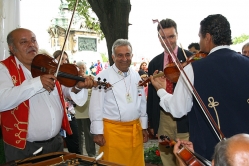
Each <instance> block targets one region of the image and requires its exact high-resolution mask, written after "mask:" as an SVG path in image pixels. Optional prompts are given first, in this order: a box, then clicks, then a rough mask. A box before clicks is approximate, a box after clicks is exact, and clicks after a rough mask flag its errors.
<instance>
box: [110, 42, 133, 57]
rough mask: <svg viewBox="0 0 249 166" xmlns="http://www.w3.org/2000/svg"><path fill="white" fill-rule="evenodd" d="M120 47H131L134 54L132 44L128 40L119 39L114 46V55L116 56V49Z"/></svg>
mask: <svg viewBox="0 0 249 166" xmlns="http://www.w3.org/2000/svg"><path fill="white" fill-rule="evenodd" d="M119 46H130V47H131V53H132V46H131V43H130V42H129V41H128V40H127V39H117V40H116V41H115V42H114V43H113V45H112V55H115V48H116V47H119Z"/></svg>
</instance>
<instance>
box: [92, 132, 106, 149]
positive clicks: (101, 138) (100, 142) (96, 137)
mask: <svg viewBox="0 0 249 166" xmlns="http://www.w3.org/2000/svg"><path fill="white" fill-rule="evenodd" d="M93 141H94V142H95V143H96V144H98V145H99V146H104V145H105V138H104V136H103V134H97V135H94V136H93Z"/></svg>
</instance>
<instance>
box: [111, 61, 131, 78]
mask: <svg viewBox="0 0 249 166" xmlns="http://www.w3.org/2000/svg"><path fill="white" fill-rule="evenodd" d="M112 68H113V70H114V71H115V72H116V73H117V74H119V75H121V76H123V77H127V76H128V75H129V74H130V70H129V69H128V71H127V72H122V71H120V70H119V69H118V68H117V66H116V65H115V63H114V64H113V65H112Z"/></svg>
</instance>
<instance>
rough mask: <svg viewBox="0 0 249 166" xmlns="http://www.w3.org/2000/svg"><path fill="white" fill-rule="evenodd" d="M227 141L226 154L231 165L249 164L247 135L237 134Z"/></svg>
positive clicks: (248, 136) (248, 140)
mask: <svg viewBox="0 0 249 166" xmlns="http://www.w3.org/2000/svg"><path fill="white" fill-rule="evenodd" d="M228 141H229V143H228V148H227V156H228V158H229V161H230V163H231V165H233V166H237V165H249V135H248V134H238V135H235V136H233V137H231V138H230V139H229V140H228Z"/></svg>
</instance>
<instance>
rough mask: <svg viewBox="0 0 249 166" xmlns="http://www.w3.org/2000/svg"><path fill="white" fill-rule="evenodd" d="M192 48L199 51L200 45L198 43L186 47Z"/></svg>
mask: <svg viewBox="0 0 249 166" xmlns="http://www.w3.org/2000/svg"><path fill="white" fill-rule="evenodd" d="M192 47H194V48H195V49H196V50H200V45H199V43H191V44H190V45H189V46H188V49H190V48H192Z"/></svg>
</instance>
